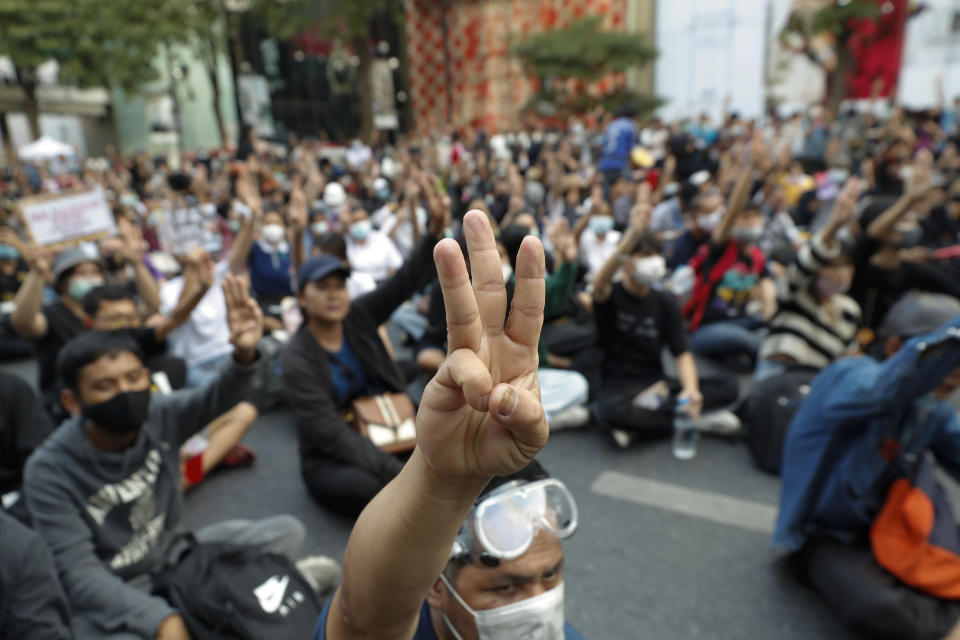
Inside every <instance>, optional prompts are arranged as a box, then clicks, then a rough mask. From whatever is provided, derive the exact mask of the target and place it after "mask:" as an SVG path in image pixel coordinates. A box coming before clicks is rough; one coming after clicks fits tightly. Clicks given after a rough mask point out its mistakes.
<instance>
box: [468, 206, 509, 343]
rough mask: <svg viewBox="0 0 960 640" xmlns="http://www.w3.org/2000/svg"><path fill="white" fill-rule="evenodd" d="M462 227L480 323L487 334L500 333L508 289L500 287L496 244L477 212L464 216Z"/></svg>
mask: <svg viewBox="0 0 960 640" xmlns="http://www.w3.org/2000/svg"><path fill="white" fill-rule="evenodd" d="M463 226H464V235H465V236H466V239H467V252H468V254H469V258H470V271H471V276H472V280H473V291H474V294H475V295H476V297H477V309H478V310H479V312H480V322H481V324H482V325H483V330H484V332H485V333H487V334H488V335H497V334H501V333H503V320H504V316H505V315H506V310H507V290H506V288H505V287H504V284H503V269H502V267H501V264H502V263H501V261H500V252H499V251H497V241H496V240H495V239H494V237H493V230H492V229H491V228H490V222H489V221H488V220H487V217H486V215H484V214H483V213H482V212H480V211H476V210H474V211H470V212H469V213H467V215H466V216H465V217H464V219H463Z"/></svg>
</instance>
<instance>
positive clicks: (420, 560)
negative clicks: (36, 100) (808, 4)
mask: <svg viewBox="0 0 960 640" xmlns="http://www.w3.org/2000/svg"><path fill="white" fill-rule="evenodd" d="M955 116H956V114H955V113H954V112H952V111H947V112H935V111H930V112H919V113H906V112H905V111H904V110H902V109H899V108H893V109H891V110H889V112H886V113H884V114H883V115H882V117H881V116H878V115H876V111H875V110H874V109H872V108H867V109H865V110H861V111H857V110H850V111H844V112H841V113H832V112H830V111H828V110H825V109H822V108H819V107H817V108H813V109H811V110H810V111H809V112H806V113H798V114H796V115H794V116H792V117H790V118H779V117H776V116H774V115H770V116H768V117H766V118H763V119H759V120H747V119H743V118H740V117H738V116H737V115H736V114H724V116H723V117H722V119H721V120H720V121H718V122H713V121H711V119H710V118H709V117H708V116H706V115H704V116H701V117H699V118H696V119H693V120H690V121H684V122H675V123H664V122H661V121H660V120H658V119H656V118H650V119H646V120H643V121H641V120H639V119H638V118H637V117H636V114H635V113H634V112H632V111H631V110H630V109H629V108H624V109H623V110H621V111H619V112H617V113H607V112H604V111H599V110H598V111H595V112H592V113H589V114H587V115H585V116H583V117H577V118H571V119H570V120H569V121H567V122H565V123H564V124H563V126H553V127H546V126H539V125H531V126H530V127H527V128H525V129H523V130H518V131H514V132H504V133H495V134H492V135H491V134H488V133H487V132H485V131H483V130H482V129H466V130H462V131H459V132H457V133H455V134H452V135H450V136H439V135H428V136H425V137H422V138H416V137H407V138H402V139H399V140H398V141H396V143H395V144H392V145H388V144H379V145H376V146H375V147H374V148H371V147H369V146H367V145H366V144H364V143H363V142H361V141H358V140H357V141H353V142H352V143H351V144H350V145H349V146H347V147H345V148H343V147H333V146H329V145H324V144H320V143H317V142H316V141H313V140H310V139H302V140H299V139H295V138H293V137H291V139H290V140H289V141H287V142H285V143H279V142H274V141H267V140H261V139H259V138H258V137H257V135H256V134H255V133H254V132H253V131H252V130H250V129H249V128H247V129H245V130H244V132H243V134H242V136H241V139H240V142H239V144H238V145H237V146H236V147H235V148H231V149H221V150H214V151H210V152H206V153H205V152H191V153H181V154H170V155H163V156H156V157H152V156H150V155H148V154H145V153H138V154H134V155H131V156H122V155H119V154H115V153H111V154H108V157H107V158H76V157H73V158H60V159H57V160H56V161H52V162H48V163H36V164H11V165H10V166H8V167H7V169H6V173H5V174H2V175H0V194H2V198H3V200H2V206H0V314H2V315H0V361H16V360H23V359H27V358H33V359H35V360H36V366H37V370H38V379H37V380H36V384H35V385H30V384H28V383H27V382H24V381H23V380H22V379H21V378H18V377H16V376H14V375H12V374H6V373H0V495H2V497H3V510H2V511H0V637H4V638H6V637H9V638H34V637H36V638H69V637H76V638H153V637H157V638H190V637H192V636H191V634H196V633H197V631H196V630H195V628H193V629H191V628H190V625H191V624H196V623H195V622H193V620H194V617H193V615H192V612H185V611H181V610H178V609H177V608H176V607H175V606H174V605H173V604H172V603H171V602H170V600H169V599H167V598H165V597H163V595H162V594H160V593H158V592H157V591H156V590H155V589H154V585H155V577H156V575H157V572H159V571H160V570H161V569H163V568H164V567H165V566H168V565H169V562H170V554H171V549H175V548H177V546H178V544H180V543H182V540H183V538H182V535H181V534H182V532H181V527H180V526H179V520H180V514H181V511H182V503H183V501H184V499H186V500H189V492H187V493H186V494H185V493H184V492H185V491H187V490H188V489H189V488H190V487H192V486H195V485H197V484H198V483H201V482H203V481H204V478H205V475H206V474H207V473H209V472H210V471H211V470H213V469H214V468H217V467H243V466H244V465H248V464H250V463H251V462H252V461H253V459H254V458H255V455H256V452H254V451H252V450H251V449H250V448H248V447H247V446H245V445H244V444H243V443H242V442H241V441H242V439H243V436H244V435H245V434H246V433H247V432H248V430H249V429H251V428H255V425H256V422H257V419H258V417H259V416H260V414H261V413H262V412H265V411H269V410H271V409H273V408H274V407H276V406H278V405H286V406H287V407H288V408H289V415H291V416H292V420H293V421H295V423H296V429H297V433H298V438H299V455H300V474H301V477H302V479H303V482H304V485H305V487H306V489H307V491H308V492H309V494H310V496H311V497H312V498H313V499H314V500H315V501H316V503H317V505H318V508H323V509H327V510H329V511H331V512H333V513H337V514H340V515H342V516H346V517H348V518H352V519H355V520H356V524H355V526H354V530H353V533H352V535H351V538H350V542H349V545H348V547H347V550H346V555H345V558H344V567H343V574H342V583H341V582H340V580H341V574H340V571H339V568H338V567H337V566H336V564H335V563H333V562H332V561H330V560H328V559H326V558H323V557H309V558H301V559H300V560H299V561H297V564H296V567H297V570H298V571H299V572H300V573H302V574H303V575H304V576H305V577H306V578H307V580H308V582H310V584H311V586H312V587H313V588H314V589H315V590H316V591H317V592H318V593H322V594H324V593H325V594H328V595H329V594H330V593H333V595H332V596H331V597H330V598H329V599H328V601H327V604H326V607H325V608H323V610H322V613H321V614H320V618H319V621H318V622H317V625H316V630H315V632H314V637H315V638H325V637H330V638H337V639H341V638H365V637H378V638H379V637H391V638H393V637H395V638H411V637H414V638H508V637H509V638H518V637H524V638H561V637H566V638H578V637H579V634H578V633H577V632H576V631H575V630H574V629H573V628H572V627H571V626H570V625H569V624H567V623H566V621H565V619H564V616H563V573H562V565H563V551H562V545H561V541H562V540H563V539H565V538H566V537H568V536H569V535H571V534H572V533H573V531H574V530H575V529H576V527H577V516H576V504H575V501H574V499H573V497H572V496H571V495H570V493H569V491H568V490H567V489H566V487H565V486H564V485H563V482H562V479H555V478H551V477H550V476H549V474H547V472H546V471H545V470H544V469H543V468H542V467H541V466H540V465H539V464H538V463H537V461H536V460H535V456H536V454H537V453H538V452H539V451H540V450H541V449H542V448H543V446H544V445H545V444H546V439H547V434H548V432H549V431H553V430H559V429H575V428H593V429H597V430H600V431H602V432H603V433H606V434H609V436H607V437H608V438H609V440H610V442H611V443H612V444H613V445H614V446H616V447H620V448H626V447H630V446H635V445H636V444H637V443H640V442H643V441H649V440H651V439H655V438H665V437H670V436H671V434H672V433H673V431H674V423H675V419H676V418H677V414H678V412H681V411H682V412H683V413H684V414H685V415H686V416H688V417H689V418H690V419H691V420H692V422H693V424H694V426H695V428H696V429H697V430H698V431H700V432H703V433H708V434H712V435H714V436H721V437H727V438H733V437H737V436H739V435H740V434H742V433H743V432H744V431H745V430H746V431H748V432H749V433H757V432H764V431H769V430H771V429H774V428H780V427H779V426H778V427H775V426H774V423H775V422H776V421H777V420H778V419H780V418H779V415H777V416H775V415H773V414H765V413H764V412H763V411H758V410H755V407H757V406H759V405H762V402H755V400H758V399H760V400H762V399H763V397H765V396H766V395H769V394H770V390H771V389H772V388H775V387H776V385H779V388H780V389H781V391H783V392H784V393H787V394H791V393H795V394H798V395H799V394H801V393H802V395H803V399H802V402H800V403H799V409H798V411H797V412H796V415H795V416H792V414H791V416H792V417H793V420H792V422H789V420H788V423H787V424H783V425H782V429H783V430H784V433H783V434H782V436H781V438H782V440H783V444H782V446H779V445H778V446H777V454H778V455H779V454H780V453H781V452H782V457H783V461H782V473H781V475H782V483H783V490H782V501H781V510H780V519H779V522H778V526H777V532H776V534H775V540H774V542H775V544H776V545H777V546H780V547H782V548H784V549H786V550H787V551H788V553H789V554H790V558H791V560H792V561H793V564H794V566H796V568H797V573H798V577H799V579H801V580H802V581H804V582H806V583H808V584H809V585H811V586H812V587H813V588H814V589H816V590H817V591H818V592H820V593H821V594H822V595H823V596H824V599H825V600H826V602H827V603H828V604H829V605H830V606H831V607H832V608H833V609H834V610H835V611H836V612H837V614H838V615H839V616H841V617H842V618H843V619H844V620H845V621H846V622H848V623H849V624H850V625H851V626H852V627H854V628H857V629H859V630H861V631H864V632H866V633H868V634H871V636H872V637H891V638H918V639H921V638H922V639H934V638H936V639H939V638H960V624H958V621H960V607H958V606H957V605H956V604H955V599H956V597H958V591H957V585H958V584H960V571H955V572H954V573H946V574H945V573H943V571H945V569H943V568H942V564H941V567H940V569H939V570H933V569H930V567H929V566H928V565H925V564H924V563H923V558H920V559H919V560H916V562H914V563H913V564H910V566H907V567H905V566H904V562H903V561H902V558H903V556H904V555H909V554H908V553H907V550H905V549H903V548H902V547H898V548H897V549H899V550H898V551H891V549H894V547H893V546H892V543H889V542H886V543H881V542H879V540H881V539H882V537H883V533H884V531H885V530H886V529H884V527H886V528H887V529H889V528H890V527H891V526H893V525H892V524H891V522H892V521H894V520H895V517H894V515H895V514H893V513H892V511H893V510H895V509H896V507H897V504H898V503H897V502H896V501H895V498H896V497H897V496H899V495H900V494H895V492H894V491H893V490H892V488H893V487H894V486H895V485H896V484H897V482H898V481H900V480H907V481H910V482H913V483H914V484H919V480H918V478H919V476H920V475H921V473H922V471H923V469H926V465H925V464H924V462H923V461H925V460H927V455H926V454H927V452H928V451H929V452H932V454H933V455H934V456H935V457H936V459H937V461H938V462H939V463H940V464H941V465H942V466H943V467H944V468H945V469H946V471H948V472H949V473H951V474H953V475H954V476H956V477H958V478H960V453H958V452H960V446H958V445H960V423H958V422H957V418H956V413H955V411H954V409H953V407H952V405H951V404H950V402H949V401H950V396H951V394H952V392H953V391H954V389H956V387H958V386H960V343H958V338H960V302H958V298H960V277H957V276H958V275H960V262H958V261H957V258H958V257H960V153H958V145H960V129H958V123H960V119H958V118H956V117H955ZM74 189H99V190H100V191H101V192H102V193H103V195H104V197H105V199H106V202H107V203H108V204H109V206H110V207H111V208H112V211H113V214H114V217H115V221H116V228H117V233H116V235H113V236H110V237H97V238H93V239H89V238H87V239H82V240H78V241H77V242H75V243H72V244H71V245H70V246H66V247H47V246H39V245H37V244H36V243H34V242H33V239H32V235H31V232H30V228H29V222H28V220H26V219H25V218H24V216H23V215H22V214H21V209H20V208H18V207H17V206H16V205H17V202H18V200H19V199H21V198H26V197H30V196H35V195H40V194H57V193H69V192H70V190H74ZM468 212H469V213H468ZM185 229H188V230H189V232H187V233H185V232H184V230H185ZM471 283H472V284H471ZM508 309H509V313H508ZM784 385H788V386H789V388H785V387H784ZM784 389H785V390H784ZM801 389H802V391H801ZM369 399H376V402H375V403H374V404H373V406H375V407H376V408H377V410H376V415H375V416H373V418H370V416H369V415H367V413H366V412H367V411H368V408H369V407H370V406H371V405H370V404H369V403H365V401H367V400H369ZM408 404H409V409H408ZM414 410H416V414H415V416H414V413H413V411H414ZM378 421H379V422H382V423H383V424H378ZM409 421H414V422H415V436H413V435H411V434H410V433H407V434H406V435H403V434H404V433H405V432H404V425H405V424H406V423H407V422H409ZM788 424H789V429H787V426H788ZM384 433H388V434H392V436H391V437H392V438H393V439H392V440H391V441H390V442H389V443H387V441H386V440H384V439H383V438H386V437H387V436H384V435H383V434H384ZM414 437H415V440H414ZM414 444H416V446H414ZM924 477H926V476H924ZM491 479H492V481H491ZM934 482H935V481H934ZM930 493H936V491H935V490H934V489H930ZM934 502H935V503H936V509H937V517H938V522H939V518H940V517H941V515H944V516H946V515H949V514H947V513H945V512H944V511H942V509H948V505H947V506H943V505H941V501H936V500H934ZM906 511H907V510H906V508H904V513H906ZM881 514H885V516H884V517H885V519H884V518H882V517H881ZM237 515H238V519H235V520H230V521H227V522H224V523H219V524H216V525H213V526H211V527H207V528H205V529H202V530H199V531H196V532H194V534H193V536H194V538H195V540H198V541H199V542H200V543H202V544H213V543H222V542H229V543H232V544H236V545H245V546H247V547H251V548H256V549H259V550H262V551H263V552H264V553H273V554H281V555H283V556H285V557H286V558H287V559H289V560H290V561H296V560H297V555H298V552H299V550H300V546H301V544H302V542H303V539H304V530H303V525H302V524H300V522H299V521H298V520H297V519H296V518H295V517H294V516H292V515H277V516H275V517H272V518H268V519H266V520H260V521H250V520H245V519H242V518H241V517H240V516H242V515H243V514H242V513H239V514H237ZM951 524H952V523H951ZM948 528H949V527H948ZM951 531H952V533H951V536H950V537H949V539H950V540H951V541H953V542H954V543H955V544H954V545H952V546H951V545H950V544H948V543H944V542H942V541H940V540H938V539H934V538H935V536H934V534H933V533H931V531H929V530H926V531H925V533H924V535H922V536H920V538H921V539H919V540H916V541H915V542H916V543H917V545H920V544H921V543H923V544H925V545H926V546H925V547H923V549H924V551H925V552H926V555H927V556H936V554H934V553H932V552H930V550H931V548H933V547H934V546H936V545H939V546H937V547H936V548H937V549H939V550H940V551H943V548H946V549H947V551H946V552H945V553H953V552H956V553H957V554H960V533H958V532H957V530H956V527H955V526H953V528H952V530H951ZM941 533H942V532H941ZM397 550H403V552H402V553H398V552H397ZM328 552H329V553H330V554H331V555H337V554H338V553H339V550H336V549H330V550H328ZM921 555H923V554H921ZM911 557H914V558H916V554H914V555H913V556H911ZM936 557H937V558H939V559H940V560H942V559H943V557H942V555H941V556H936ZM950 559H951V561H952V562H953V564H954V565H955V566H960V558H958V557H957V556H950ZM933 561H934V560H933V559H931V558H930V557H928V558H927V562H933ZM8 585H17V586H16V588H9V589H8V588H7V587H8ZM338 585H339V586H338ZM199 586H200V585H198V588H199ZM274 586H275V585H274ZM334 589H335V591H334ZM268 590H269V589H268ZM281 595H282V593H281ZM263 602H264V600H263V599H261V603H263ZM278 602H279V600H278ZM284 606H287V605H284ZM267 609H268V607H267V606H266V605H264V610H265V611H266V610H267ZM274 609H276V607H274Z"/></svg>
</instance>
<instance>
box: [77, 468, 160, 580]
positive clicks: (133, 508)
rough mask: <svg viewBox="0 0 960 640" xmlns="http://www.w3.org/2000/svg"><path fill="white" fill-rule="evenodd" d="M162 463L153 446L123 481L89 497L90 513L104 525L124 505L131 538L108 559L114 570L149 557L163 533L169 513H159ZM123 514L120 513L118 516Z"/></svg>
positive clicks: (88, 508)
mask: <svg viewBox="0 0 960 640" xmlns="http://www.w3.org/2000/svg"><path fill="white" fill-rule="evenodd" d="M161 465H162V460H161V457H160V452H159V451H157V450H156V449H151V451H150V453H148V454H147V458H146V460H145V461H144V463H143V466H142V467H140V468H139V469H137V470H136V471H134V472H133V473H132V474H130V475H129V476H128V477H127V478H126V479H124V480H121V481H120V482H116V483H113V484H106V485H104V486H102V487H100V489H99V490H98V491H97V492H96V493H95V494H93V495H92V496H90V497H88V498H87V504H86V511H87V514H88V515H89V516H90V517H91V518H93V520H94V522H96V523H97V525H99V526H101V527H102V526H103V525H104V523H105V522H106V520H107V518H108V517H110V516H111V515H112V514H113V513H114V510H115V509H117V508H123V509H124V510H125V512H126V513H127V516H126V517H127V519H128V521H129V527H130V531H131V535H130V540H129V541H128V542H127V544H125V545H124V546H123V548H122V549H120V551H119V552H118V553H117V554H116V555H114V556H113V558H111V559H110V560H109V565H110V568H111V569H113V570H114V571H117V570H120V569H123V568H125V567H129V566H131V565H134V564H136V563H137V562H140V561H141V560H143V559H144V558H145V557H147V555H149V553H150V551H151V550H152V549H153V547H154V546H155V545H156V543H157V540H158V539H159V538H160V535H161V534H162V533H163V530H164V526H165V525H166V514H165V513H159V514H158V513H157V500H156V494H155V493H154V492H155V490H156V483H157V476H158V475H159V474H160V468H161ZM121 513H122V512H117V514H118V516H120V514H121ZM121 517H122V516H121Z"/></svg>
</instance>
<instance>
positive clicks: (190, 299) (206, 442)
mask: <svg viewBox="0 0 960 640" xmlns="http://www.w3.org/2000/svg"><path fill="white" fill-rule="evenodd" d="M206 256H207V253H206V251H204V250H203V249H201V248H199V247H197V248H195V249H193V250H191V251H190V253H188V254H187V257H186V265H185V267H184V280H185V281H186V286H185V287H184V290H183V291H184V292H183V294H181V296H180V302H179V303H178V304H177V307H176V308H175V309H174V310H173V313H171V314H170V315H169V316H167V317H166V318H164V319H163V321H162V322H161V323H160V324H159V325H158V326H156V327H144V326H141V323H140V318H139V317H138V316H137V312H136V304H135V303H134V301H133V299H132V298H131V297H130V296H129V295H128V294H127V293H126V291H125V289H123V288H117V287H110V286H106V287H98V288H97V289H94V290H93V291H91V292H90V293H88V294H87V297H86V298H84V301H83V304H84V309H85V310H86V312H87V315H88V316H89V317H90V319H91V321H92V325H93V329H96V330H101V331H122V332H124V333H126V335H128V336H130V337H131V338H133V339H134V341H135V342H136V343H137V345H138V346H139V347H140V351H141V353H142V354H143V357H144V362H145V363H146V365H147V368H148V369H149V370H150V373H151V375H152V377H153V379H154V380H156V374H158V373H163V374H164V375H165V376H166V378H167V382H168V383H169V386H170V389H166V390H163V389H162V387H161V388H160V389H158V390H160V391H162V392H166V393H169V392H170V391H172V390H177V389H182V388H184V386H185V385H186V376H187V373H186V363H184V361H183V360H181V359H180V358H176V357H173V356H168V355H166V347H167V345H166V339H167V336H168V335H170V332H172V331H173V330H174V329H176V328H177V327H178V326H180V325H181V324H183V323H184V322H186V321H187V320H188V319H189V318H190V314H191V313H192V312H193V309H194V308H195V307H196V305H197V303H198V302H199V301H200V300H201V299H202V298H203V297H204V295H206V292H207V290H208V289H209V288H210V285H211V281H212V278H213V271H212V270H211V269H210V268H209V266H207V267H206V268H205V267H204V263H203V260H204V258H205V257H206ZM154 386H156V387H160V384H159V383H155V385H154ZM258 416H259V413H258V411H257V409H256V407H254V405H253V404H251V403H249V402H246V401H244V402H241V403H239V404H238V405H237V406H235V407H233V408H232V409H230V410H229V411H227V412H226V413H224V414H223V415H221V416H217V418H216V419H214V420H213V422H211V423H210V424H209V425H207V426H206V428H205V429H204V432H205V434H204V436H200V435H197V436H195V437H194V438H191V440H190V441H189V442H188V443H187V444H186V445H185V446H184V447H182V448H181V450H180V453H181V457H182V458H183V464H182V465H181V476H182V477H181V483H182V485H183V488H184V489H188V488H190V487H192V486H193V485H195V484H198V483H200V482H201V481H202V480H203V478H204V477H205V475H206V474H207V473H208V472H209V471H210V470H212V469H213V468H214V467H216V466H217V465H219V464H220V463H221V462H224V463H226V464H227V466H237V465H241V464H249V463H251V462H253V458H254V455H255V454H254V453H253V451H252V450H251V449H249V448H248V447H246V446H244V445H242V444H240V440H242V439H243V436H244V435H246V433H247V431H248V430H249V429H250V427H252V426H253V423H254V422H255V421H256V419H257V417H258Z"/></svg>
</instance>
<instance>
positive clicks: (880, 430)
mask: <svg viewBox="0 0 960 640" xmlns="http://www.w3.org/2000/svg"><path fill="white" fill-rule="evenodd" d="M957 367H960V316H958V317H956V318H954V319H953V320H951V321H950V322H948V323H947V324H946V325H944V326H942V327H940V328H939V329H937V330H936V331H933V332H931V333H928V334H926V335H922V336H917V337H916V338H913V339H911V340H910V341H908V342H907V343H906V344H904V345H903V347H902V348H901V349H900V351H898V352H897V353H896V354H895V355H894V356H892V357H890V358H888V359H887V360H885V361H883V362H877V361H876V360H874V359H873V358H868V357H857V358H844V359H841V360H838V361H837V362H835V363H833V364H832V365H830V366H829V367H827V368H826V369H824V370H823V371H822V372H821V373H820V375H819V376H817V378H816V379H815V380H814V382H813V385H812V386H811V390H810V394H809V395H808V396H807V399H806V400H805V401H804V403H803V404H802V405H801V407H800V410H799V411H798V412H797V414H796V415H795V416H794V418H793V421H792V422H791V423H790V428H789V430H788V431H787V438H786V441H785V442H784V445H783V467H782V472H781V475H782V477H783V488H782V491H781V494H780V513H779V516H778V518H777V527H776V531H775V532H774V538H773V543H774V545H776V546H780V547H783V548H786V549H788V550H792V551H793V550H797V549H800V548H801V547H802V546H803V544H804V542H805V541H806V539H807V538H808V537H809V536H811V535H826V536H829V537H831V538H834V539H837V540H840V541H844V542H851V543H852V542H856V541H858V540H862V539H864V538H865V536H866V535H867V532H868V531H869V527H870V525H871V524H872V523H873V520H874V518H875V517H876V515H877V513H878V512H879V510H880V508H881V506H882V504H883V501H884V499H885V498H886V494H887V490H888V489H889V486H890V484H892V483H893V481H894V480H895V479H897V477H898V475H896V474H895V473H894V474H891V470H893V471H896V469H895V467H894V465H895V464H897V461H898V458H899V454H901V453H903V452H909V453H921V454H922V453H924V452H926V451H932V452H933V455H934V456H935V457H936V459H937V461H938V462H939V463H940V465H941V466H942V467H943V468H944V470H946V471H947V472H948V473H949V474H950V475H952V476H953V477H954V478H955V479H958V480H960V422H958V420H957V415H956V413H955V412H954V410H953V406H952V405H951V404H950V403H949V402H945V401H937V400H935V399H933V397H932V396H930V395H928V394H930V392H931V391H933V390H934V389H935V388H936V387H937V386H938V385H939V384H940V383H941V381H942V380H943V379H944V378H945V377H946V376H947V375H948V374H949V373H951V372H953V371H954V370H955V369H956V368H957Z"/></svg>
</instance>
